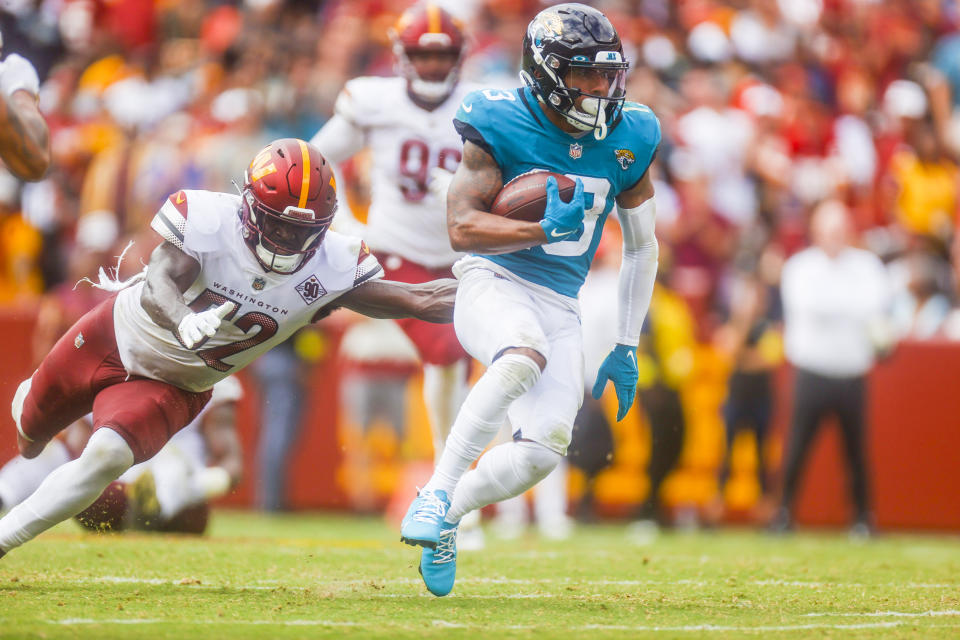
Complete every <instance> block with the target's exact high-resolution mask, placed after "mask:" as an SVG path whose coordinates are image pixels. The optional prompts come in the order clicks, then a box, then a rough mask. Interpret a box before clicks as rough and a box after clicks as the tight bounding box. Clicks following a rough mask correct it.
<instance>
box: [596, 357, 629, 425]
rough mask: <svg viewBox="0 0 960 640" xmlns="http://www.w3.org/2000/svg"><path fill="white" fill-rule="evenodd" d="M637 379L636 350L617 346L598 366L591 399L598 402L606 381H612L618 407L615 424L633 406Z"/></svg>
mask: <svg viewBox="0 0 960 640" xmlns="http://www.w3.org/2000/svg"><path fill="white" fill-rule="evenodd" d="M639 377H640V373H639V371H637V348H636V347H631V346H628V345H625V344H618V345H617V346H615V347H614V348H613V351H611V352H610V354H609V355H608V356H607V357H606V358H605V359H604V361H603V364H601V365H600V370H599V371H598V372H597V382H596V383H595V384H594V385H593V397H594V398H596V399H597V400H599V399H600V396H602V395H603V388H604V387H606V386H607V380H613V388H614V390H616V392H617V401H618V402H619V405H620V406H619V408H618V409H617V422H620V421H621V420H623V417H624V416H625V415H627V411H629V410H630V407H632V406H633V398H634V397H635V396H636V395H637V378H639Z"/></svg>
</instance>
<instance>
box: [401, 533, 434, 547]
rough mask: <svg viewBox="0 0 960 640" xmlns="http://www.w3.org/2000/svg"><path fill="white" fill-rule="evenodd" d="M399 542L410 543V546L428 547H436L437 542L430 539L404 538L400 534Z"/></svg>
mask: <svg viewBox="0 0 960 640" xmlns="http://www.w3.org/2000/svg"><path fill="white" fill-rule="evenodd" d="M400 542H403V543H405V544H408V545H410V546H411V547H427V548H428V549H436V548H437V543H436V542H433V541H432V540H419V539H417V538H405V537H403V536H400Z"/></svg>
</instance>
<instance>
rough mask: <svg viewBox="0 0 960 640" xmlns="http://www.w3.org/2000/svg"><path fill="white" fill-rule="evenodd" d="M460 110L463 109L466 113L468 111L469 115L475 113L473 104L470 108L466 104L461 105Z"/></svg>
mask: <svg viewBox="0 0 960 640" xmlns="http://www.w3.org/2000/svg"><path fill="white" fill-rule="evenodd" d="M460 108H461V109H463V110H464V111H466V112H467V113H470V112H471V111H473V105H472V104H471V105H469V106H468V105H467V104H466V103H461V104H460Z"/></svg>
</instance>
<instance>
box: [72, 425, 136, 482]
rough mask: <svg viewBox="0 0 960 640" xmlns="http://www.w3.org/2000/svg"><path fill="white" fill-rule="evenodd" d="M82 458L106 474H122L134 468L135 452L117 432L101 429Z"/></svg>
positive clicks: (94, 434) (91, 438) (88, 444)
mask: <svg viewBox="0 0 960 640" xmlns="http://www.w3.org/2000/svg"><path fill="white" fill-rule="evenodd" d="M80 458H81V459H82V460H84V462H85V463H86V464H89V465H91V466H92V467H94V468H96V469H98V470H101V471H103V472H105V473H115V474H116V475H117V476H119V475H120V474H121V473H123V472H124V471H126V470H127V469H129V468H130V467H131V466H133V451H132V450H131V449H130V445H128V444H127V441H126V440H124V439H123V436H121V435H120V434H119V433H117V432H116V431H114V430H112V429H110V428H100V429H97V430H96V431H94V432H93V435H92V436H90V440H89V441H88V442H87V446H86V447H84V449H83V453H81V454H80Z"/></svg>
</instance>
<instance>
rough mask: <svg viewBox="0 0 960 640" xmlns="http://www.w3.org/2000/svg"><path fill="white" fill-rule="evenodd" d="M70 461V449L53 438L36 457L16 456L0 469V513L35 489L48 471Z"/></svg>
mask: <svg viewBox="0 0 960 640" xmlns="http://www.w3.org/2000/svg"><path fill="white" fill-rule="evenodd" d="M69 461H70V451H69V450H68V449H67V446H66V445H65V444H63V443H62V442H60V440H57V439H53V440H51V441H50V442H49V443H47V446H46V447H44V449H43V451H41V452H40V455H38V456H37V457H36V458H30V459H29V460H28V459H27V458H24V457H23V456H17V457H15V458H13V459H12V460H10V462H8V463H7V464H5V465H3V468H2V469H0V514H3V513H4V510H5V509H12V508H13V507H15V506H17V505H18V504H20V503H21V502H23V501H24V500H26V499H27V496H29V495H30V494H31V493H33V492H34V491H36V490H37V487H39V486H40V483H41V482H43V479H44V478H46V477H47V476H48V475H50V472H51V471H53V470H54V469H56V468H57V467H59V466H60V465H62V464H65V463H67V462H69Z"/></svg>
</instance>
